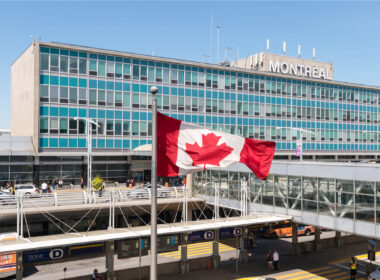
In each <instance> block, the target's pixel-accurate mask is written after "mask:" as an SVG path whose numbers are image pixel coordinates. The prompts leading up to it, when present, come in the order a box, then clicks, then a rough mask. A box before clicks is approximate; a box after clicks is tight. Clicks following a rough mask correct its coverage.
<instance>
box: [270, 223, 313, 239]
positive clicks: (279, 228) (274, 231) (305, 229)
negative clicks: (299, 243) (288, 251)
mask: <svg viewBox="0 0 380 280" xmlns="http://www.w3.org/2000/svg"><path fill="white" fill-rule="evenodd" d="M314 232H315V228H314V227H313V226H304V225H299V226H298V233H297V234H298V235H306V236H308V235H311V234H313V233H314ZM265 236H268V237H271V238H277V237H292V223H291V222H289V221H285V222H283V223H279V224H275V225H270V226H269V227H268V228H267V229H266V232H265Z"/></svg>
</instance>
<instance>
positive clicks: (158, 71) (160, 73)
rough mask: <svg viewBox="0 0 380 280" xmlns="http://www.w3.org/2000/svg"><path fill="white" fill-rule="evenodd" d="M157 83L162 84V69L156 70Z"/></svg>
mask: <svg viewBox="0 0 380 280" xmlns="http://www.w3.org/2000/svg"><path fill="white" fill-rule="evenodd" d="M156 82H162V68H156Z"/></svg>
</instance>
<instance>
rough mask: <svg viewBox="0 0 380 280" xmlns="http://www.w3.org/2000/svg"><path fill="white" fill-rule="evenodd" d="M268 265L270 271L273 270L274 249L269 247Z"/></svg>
mask: <svg viewBox="0 0 380 280" xmlns="http://www.w3.org/2000/svg"><path fill="white" fill-rule="evenodd" d="M267 265H268V271H272V270H273V254H272V249H269V251H268V254H267Z"/></svg>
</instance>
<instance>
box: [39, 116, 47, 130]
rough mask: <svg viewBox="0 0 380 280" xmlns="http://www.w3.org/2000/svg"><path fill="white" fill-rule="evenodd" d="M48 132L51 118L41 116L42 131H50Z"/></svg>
mask: <svg viewBox="0 0 380 280" xmlns="http://www.w3.org/2000/svg"><path fill="white" fill-rule="evenodd" d="M48 132H49V119H48V118H40V133H48Z"/></svg>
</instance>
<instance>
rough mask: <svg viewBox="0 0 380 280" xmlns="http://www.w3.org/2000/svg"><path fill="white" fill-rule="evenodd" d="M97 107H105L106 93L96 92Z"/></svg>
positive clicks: (102, 91)
mask: <svg viewBox="0 0 380 280" xmlns="http://www.w3.org/2000/svg"><path fill="white" fill-rule="evenodd" d="M98 105H101V106H104V105H106V92H105V91H104V90H98Z"/></svg>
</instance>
